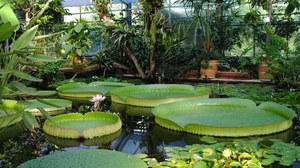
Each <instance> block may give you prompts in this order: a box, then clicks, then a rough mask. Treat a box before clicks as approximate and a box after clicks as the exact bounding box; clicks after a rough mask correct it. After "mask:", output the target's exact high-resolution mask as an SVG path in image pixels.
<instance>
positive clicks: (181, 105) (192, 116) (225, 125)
mask: <svg viewBox="0 0 300 168" xmlns="http://www.w3.org/2000/svg"><path fill="white" fill-rule="evenodd" d="M221 108H222V111H220V109H221ZM241 111H242V113H241ZM152 113H153V115H154V116H155V122H156V123H158V124H159V125H161V126H163V127H166V128H168V129H173V130H177V131H183V132H188V133H192V134H199V135H211V136H227V137H242V136H251V135H262V134H272V133H275V132H280V131H283V130H286V129H288V128H290V127H291V126H292V123H293V121H292V120H293V118H294V117H296V114H295V112H294V111H293V110H291V109H289V108H287V107H285V106H283V105H279V104H276V103H273V102H264V103H262V104H260V105H259V106H256V104H255V103H254V102H253V101H251V100H247V99H236V98H227V99H224V98H220V99H214V100H213V101H212V100H211V99H205V98H201V99H200V98H198V99H192V100H186V101H180V102H173V103H168V104H162V105H159V106H157V107H155V108H154V109H153V110H152ZM175 116H176V117H175ZM220 118H222V119H221V122H220V121H219V119H220ZM267 118H269V119H270V120H266V119H267ZM271 118H272V119H271ZM246 121H247V122H246ZM258 128H259V129H258Z"/></svg>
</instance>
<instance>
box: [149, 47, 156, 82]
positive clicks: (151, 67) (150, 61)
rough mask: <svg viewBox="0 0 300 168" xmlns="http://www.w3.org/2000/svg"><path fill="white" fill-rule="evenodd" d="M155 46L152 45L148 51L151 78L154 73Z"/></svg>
mask: <svg viewBox="0 0 300 168" xmlns="http://www.w3.org/2000/svg"><path fill="white" fill-rule="evenodd" d="M155 48H156V47H155V46H154V47H153V49H152V50H151V53H150V57H149V63H150V65H149V66H150V75H151V78H153V77H154V73H155V66H156V65H155Z"/></svg>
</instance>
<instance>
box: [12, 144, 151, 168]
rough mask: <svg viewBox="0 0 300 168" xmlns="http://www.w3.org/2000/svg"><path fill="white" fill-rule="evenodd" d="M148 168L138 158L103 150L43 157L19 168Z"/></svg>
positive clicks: (76, 151)
mask: <svg viewBox="0 0 300 168" xmlns="http://www.w3.org/2000/svg"><path fill="white" fill-rule="evenodd" d="M29 167H30V168H49V167H55V168H66V167H70V168H147V165H146V163H145V162H144V161H142V160H141V159H139V158H138V157H137V156H134V155H131V154H126V153H122V152H117V151H110V150H101V149H84V150H72V151H65V152H61V153H54V154H51V155H46V156H42V157H39V158H36V159H33V160H29V161H27V162H25V163H22V164H21V165H19V166H18V168H29Z"/></svg>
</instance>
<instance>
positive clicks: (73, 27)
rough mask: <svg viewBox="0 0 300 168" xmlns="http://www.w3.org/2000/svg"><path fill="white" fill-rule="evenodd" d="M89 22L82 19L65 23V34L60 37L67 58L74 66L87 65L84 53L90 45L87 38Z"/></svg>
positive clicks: (82, 66)
mask: <svg viewBox="0 0 300 168" xmlns="http://www.w3.org/2000/svg"><path fill="white" fill-rule="evenodd" d="M89 27H90V25H89V23H88V21H86V20H84V19H79V20H76V21H72V22H70V23H68V24H67V25H66V35H64V36H63V37H62V38H61V39H60V43H61V44H62V45H63V46H64V50H65V51H64V52H65V53H66V54H67V55H68V56H67V59H68V60H69V61H71V62H72V64H73V66H74V68H84V67H85V66H87V64H86V63H87V62H86V60H85V57H84V54H85V53H86V52H87V51H88V50H89V48H90V46H91V43H92V42H91V40H90V39H89V34H90V30H89Z"/></svg>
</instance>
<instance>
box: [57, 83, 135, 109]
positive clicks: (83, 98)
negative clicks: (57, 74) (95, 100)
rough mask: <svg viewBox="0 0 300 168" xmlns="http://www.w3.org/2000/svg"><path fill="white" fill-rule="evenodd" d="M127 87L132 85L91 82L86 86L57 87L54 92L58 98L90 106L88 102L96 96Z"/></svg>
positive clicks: (80, 84)
mask: <svg viewBox="0 0 300 168" xmlns="http://www.w3.org/2000/svg"><path fill="white" fill-rule="evenodd" d="M129 85H133V84H130V83H121V82H91V83H89V84H86V83H84V82H75V83H69V84H65V85H62V86H59V87H58V88H57V89H56V90H57V92H58V96H59V97H62V98H65V99H69V100H72V101H75V102H78V103H88V104H90V103H91V102H90V101H89V100H90V99H91V98H92V97H93V96H95V95H96V94H101V95H105V94H106V93H107V92H109V91H110V90H112V89H115V88H119V87H124V86H129Z"/></svg>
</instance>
